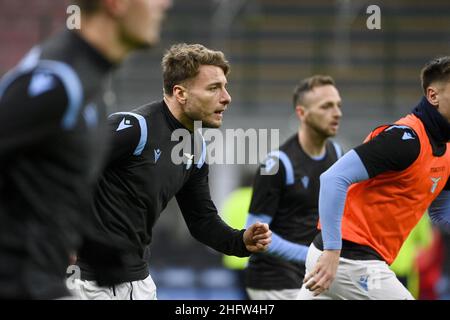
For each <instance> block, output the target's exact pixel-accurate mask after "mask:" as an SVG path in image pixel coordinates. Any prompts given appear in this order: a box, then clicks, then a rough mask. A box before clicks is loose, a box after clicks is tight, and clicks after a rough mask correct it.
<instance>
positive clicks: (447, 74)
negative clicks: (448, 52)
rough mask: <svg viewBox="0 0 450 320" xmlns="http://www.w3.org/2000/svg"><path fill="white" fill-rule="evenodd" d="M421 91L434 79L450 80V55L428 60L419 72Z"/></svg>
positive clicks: (424, 90) (425, 91)
mask: <svg viewBox="0 0 450 320" xmlns="http://www.w3.org/2000/svg"><path fill="white" fill-rule="evenodd" d="M420 79H421V81H422V88H423V92H424V93H425V94H427V88H428V87H429V86H430V85H431V84H432V83H433V82H436V81H439V82H442V81H446V82H447V81H450V57H449V56H445V57H439V58H436V59H433V60H431V61H430V62H428V63H427V64H426V65H425V67H423V69H422V71H421V73H420Z"/></svg>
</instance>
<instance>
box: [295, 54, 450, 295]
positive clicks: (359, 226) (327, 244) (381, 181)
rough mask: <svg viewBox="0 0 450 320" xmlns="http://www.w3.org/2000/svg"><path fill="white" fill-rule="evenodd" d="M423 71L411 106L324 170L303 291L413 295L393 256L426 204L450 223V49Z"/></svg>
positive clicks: (432, 214) (438, 220) (437, 217)
mask: <svg viewBox="0 0 450 320" xmlns="http://www.w3.org/2000/svg"><path fill="white" fill-rule="evenodd" d="M421 79H422V87H423V92H424V95H425V96H424V97H423V98H422V99H421V101H420V102H419V103H418V105H417V106H416V107H415V108H414V109H413V111H412V113H411V114H408V115H407V116H406V117H404V118H401V119H400V120H398V121H396V122H395V124H393V125H384V126H381V127H378V128H377V129H375V130H374V131H373V132H372V133H371V134H370V135H369V136H368V138H367V139H366V142H365V143H364V144H362V145H360V146H358V147H356V148H355V149H353V150H351V151H350V152H348V153H347V154H346V155H345V156H343V157H342V158H341V159H340V160H339V161H338V162H336V163H335V164H334V165H333V166H332V167H331V168H330V169H329V170H327V171H326V172H325V173H324V174H322V176H321V178H320V186H321V187H320V195H319V214H320V223H321V228H322V231H321V233H320V234H319V235H318V236H317V237H316V238H315V239H314V242H313V244H311V246H310V248H309V251H308V256H307V259H306V269H307V275H306V277H305V280H304V286H303V287H302V289H301V292H300V294H299V298H300V299H313V298H319V299H413V297H412V295H411V294H410V293H409V292H408V290H407V289H406V288H405V287H404V286H403V285H402V284H401V283H400V281H398V280H397V278H396V277H395V274H394V273H393V272H392V271H391V270H389V268H388V264H391V263H392V262H393V261H394V259H395V257H396V256H397V253H398V251H399V250H400V247H401V246H402V244H403V242H404V241H405V239H406V238H407V236H408V234H409V233H410V231H411V229H412V228H413V227H414V226H415V225H416V224H417V222H418V221H419V220H420V218H421V217H422V215H423V214H424V212H425V211H426V209H427V208H428V207H429V214H430V217H431V220H432V221H434V222H435V223H438V224H442V225H446V224H447V225H448V224H449V223H450V184H449V183H448V182H447V181H448V176H449V173H450V151H449V150H448V147H449V144H448V141H449V140H450V123H449V121H450V57H441V58H438V59H434V60H432V61H430V62H429V63H428V64H426V66H425V67H424V68H423V69H422V73H421Z"/></svg>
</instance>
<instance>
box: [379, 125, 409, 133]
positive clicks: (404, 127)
mask: <svg viewBox="0 0 450 320" xmlns="http://www.w3.org/2000/svg"><path fill="white" fill-rule="evenodd" d="M394 128H399V129H409V130H412V129H411V127H408V126H400V125H393V126H390V127H389V128H387V129H386V130H385V131H386V132H387V131H389V130H392V129H394Z"/></svg>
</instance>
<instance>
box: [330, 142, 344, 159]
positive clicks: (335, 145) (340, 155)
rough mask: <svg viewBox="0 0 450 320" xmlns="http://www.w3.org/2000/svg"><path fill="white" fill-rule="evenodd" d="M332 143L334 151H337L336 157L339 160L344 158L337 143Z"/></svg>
mask: <svg viewBox="0 0 450 320" xmlns="http://www.w3.org/2000/svg"><path fill="white" fill-rule="evenodd" d="M331 142H332V143H333V146H334V150H336V155H337V157H338V159H339V158H340V157H342V148H341V146H340V145H339V144H338V143H337V142H334V141H331Z"/></svg>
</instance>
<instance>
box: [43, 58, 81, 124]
mask: <svg viewBox="0 0 450 320" xmlns="http://www.w3.org/2000/svg"><path fill="white" fill-rule="evenodd" d="M38 69H44V70H50V71H51V72H52V73H53V74H55V75H56V76H58V78H59V79H60V80H61V81H62V83H63V85H64V88H65V89H66V94H67V97H68V100H69V104H68V106H67V109H66V112H65V113H64V116H63V119H62V127H63V128H64V129H66V130H70V129H73V127H74V126H75V125H76V123H77V118H78V114H79V112H80V109H81V105H82V103H83V86H82V85H81V81H80V78H79V77H78V75H77V73H76V72H75V71H74V70H73V69H72V67H70V66H69V65H68V64H66V63H63V62H60V61H53V60H42V61H40V62H39V64H38Z"/></svg>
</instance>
